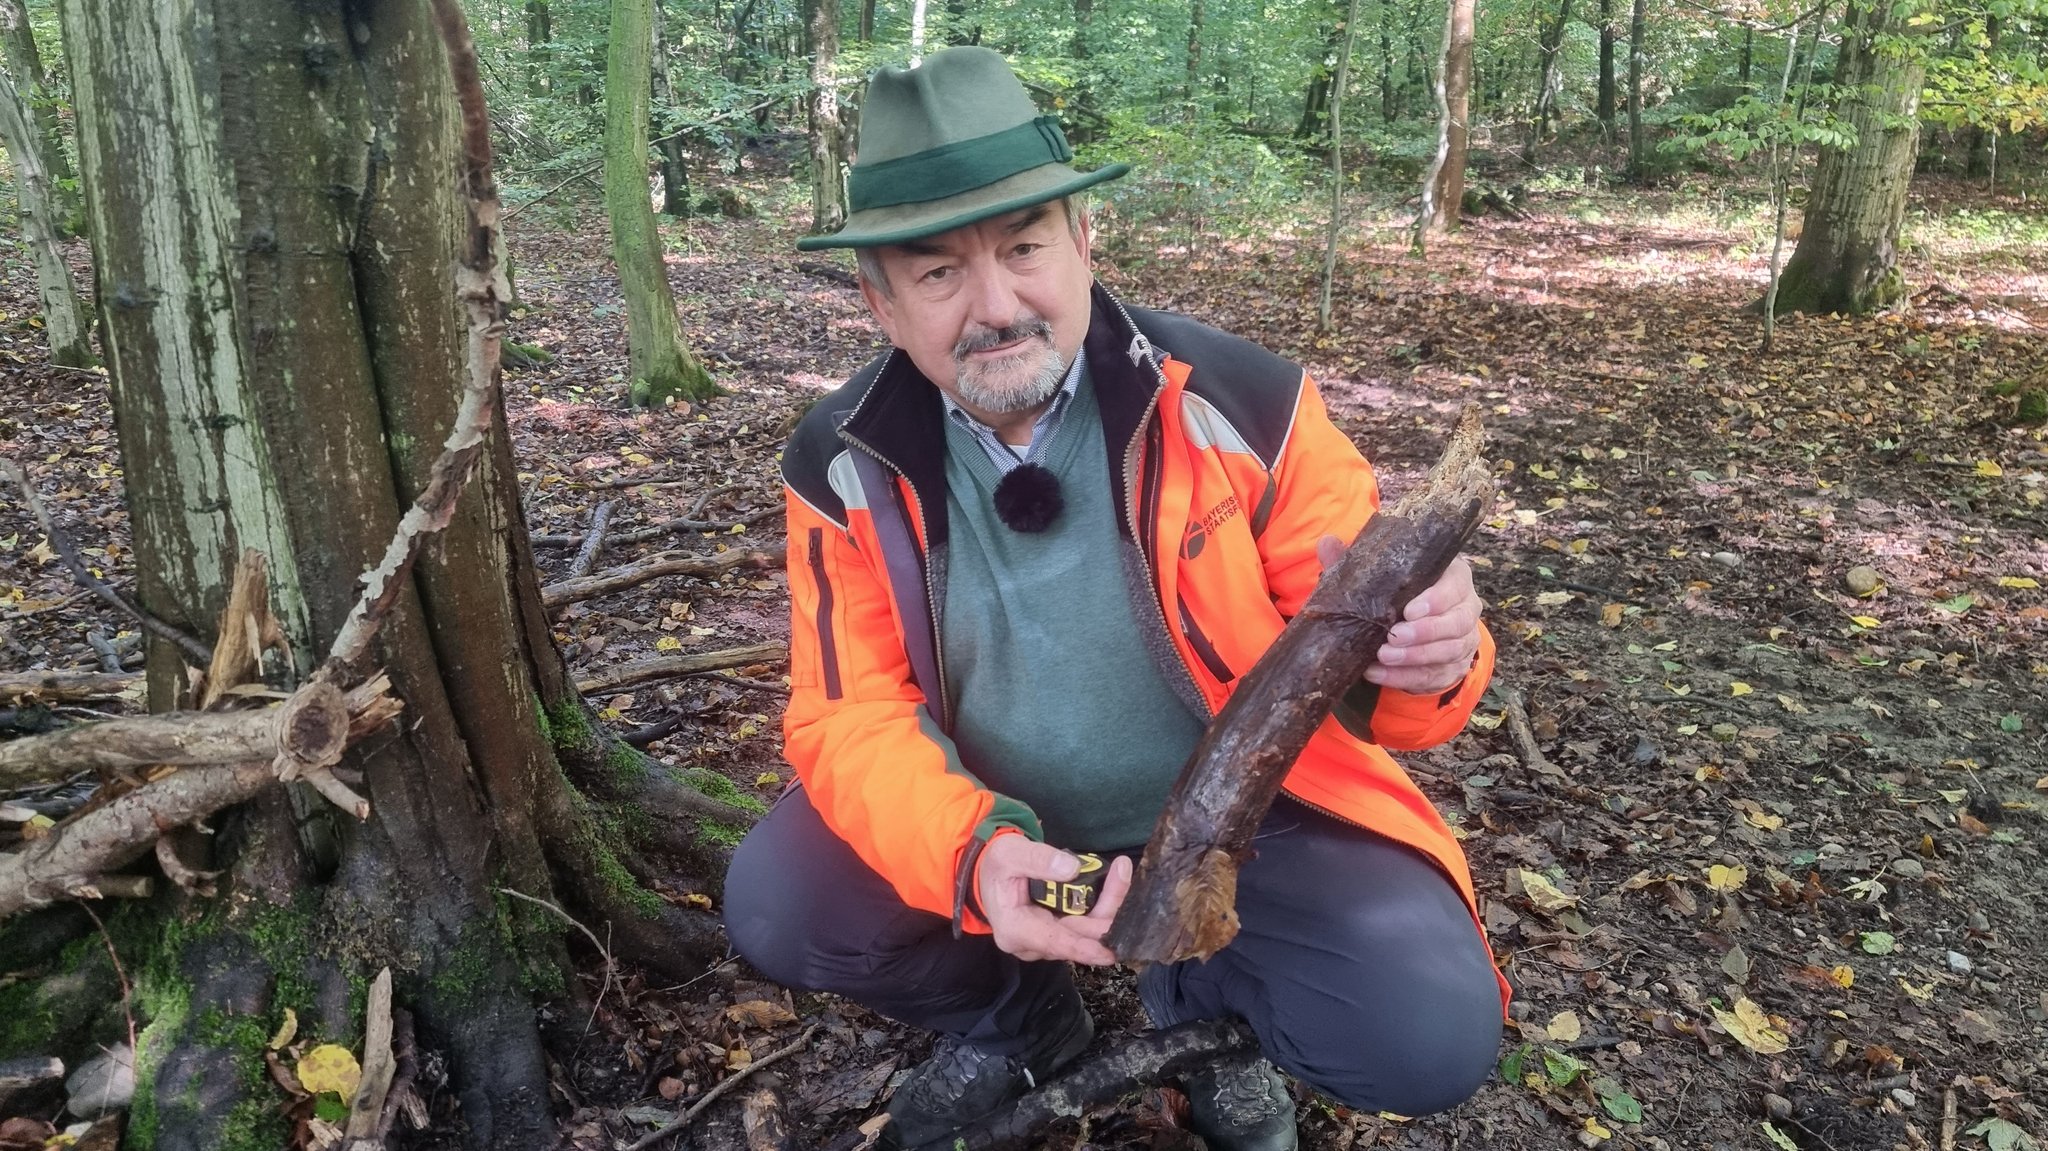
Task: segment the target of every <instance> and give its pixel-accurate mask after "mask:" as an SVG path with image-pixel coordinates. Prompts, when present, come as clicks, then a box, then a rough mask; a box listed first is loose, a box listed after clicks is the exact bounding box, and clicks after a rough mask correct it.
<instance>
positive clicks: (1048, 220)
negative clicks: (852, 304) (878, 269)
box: [861, 203, 1090, 415]
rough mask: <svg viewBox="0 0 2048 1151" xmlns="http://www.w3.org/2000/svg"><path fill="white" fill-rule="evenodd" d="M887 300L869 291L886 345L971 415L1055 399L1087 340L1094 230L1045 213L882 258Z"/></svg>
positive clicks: (1015, 216)
mask: <svg viewBox="0 0 2048 1151" xmlns="http://www.w3.org/2000/svg"><path fill="white" fill-rule="evenodd" d="M878 255H879V257H880V259H881V264H882V268H883V269H884V270H885V271H886V272H887V273H888V286H889V292H888V293H887V294H886V295H885V294H883V293H882V292H881V291H880V290H879V289H878V288H877V287H876V286H875V285H872V284H869V283H867V282H866V281H865V280H863V281H862V283H861V291H862V293H863V294H864V295H865V296H866V297H867V301H868V307H869V308H870V309H871V310H872V311H873V312H874V314H875V319H876V320H877V321H878V322H879V323H880V324H881V325H882V330H883V331H884V332H886V333H887V334H888V336H889V342H890V343H893V344H895V345H896V346H897V347H899V348H901V349H903V351H904V352H905V353H906V354H907V355H909V356H910V360H911V362H912V363H914V364H916V365H917V368H918V370H919V371H921V372H923V373H924V375H925V378H926V379H929V380H930V381H932V382H933V383H935V384H937V385H938V386H939V387H940V388H941V389H943V390H944V391H945V392H946V393H947V394H949V395H951V396H952V397H953V398H954V400H956V401H958V402H959V403H961V404H962V405H964V406H965V407H967V408H968V409H969V410H971V411H974V412H977V413H981V414H986V415H1005V414H1008V413H1012V412H1021V411H1027V410H1031V409H1034V408H1036V407H1038V406H1040V405H1042V404H1044V403H1045V402H1046V401H1047V400H1049V399H1051V398H1052V395H1053V393H1054V392H1056V391H1058V390H1059V386H1060V381H1061V380H1062V379H1064V378H1065V376H1066V371H1067V365H1068V364H1070V363H1072V362H1073V359H1074V356H1075V354H1076V353H1077V352H1079V351H1080V349H1081V341H1082V339H1083V338H1084V337H1085V336H1086V335H1087V334H1088V315H1089V303H1088V286H1089V282H1090V276H1089V272H1088V224H1087V219H1086V217H1083V218H1082V220H1081V224H1080V227H1079V229H1078V230H1077V231H1076V230H1070V229H1069V227H1068V224H1067V218H1066V213H1065V212H1064V211H1062V210H1061V208H1060V205H1059V204H1058V203H1051V204H1040V205H1037V206H1036V207H1031V208H1025V209H1022V210H1021V211H1016V212H1011V213H1009V214H1007V215H1002V216H997V217H995V218H993V219H990V220H984V221H982V222H980V223H978V224H969V225H967V226H966V227H964V228H956V229H954V230H953V231H950V232H946V233H943V234H941V235H938V236H934V237H932V238H930V239H928V240H919V241H916V242H914V243H909V244H894V245H890V246H888V247H885V248H882V249H881V250H880V251H879V253H878Z"/></svg>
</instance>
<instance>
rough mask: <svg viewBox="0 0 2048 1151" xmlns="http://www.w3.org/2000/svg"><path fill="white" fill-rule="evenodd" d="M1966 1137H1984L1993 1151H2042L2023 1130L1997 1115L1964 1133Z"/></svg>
mask: <svg viewBox="0 0 2048 1151" xmlns="http://www.w3.org/2000/svg"><path fill="white" fill-rule="evenodd" d="M1964 1134H1966V1135H1982V1136H1983V1137H1984V1142H1985V1143H1987V1144H1989V1145H1990V1146H1991V1151H2040V1144H2038V1143H2035V1142H2034V1138H2033V1136H2031V1135H2028V1134H2027V1133H2026V1131H2024V1130H2022V1129H2021V1128H2019V1127H2017V1126H2015V1125H2013V1124H2011V1123H2008V1122H2006V1121H2005V1120H2003V1119H2000V1118H1999V1117H1997V1116H1996V1115H1994V1116H1992V1117H1991V1118H1989V1119H1986V1120H1984V1121H1982V1122H1980V1123H1978V1124H1977V1125H1976V1126H1975V1127H1972V1128H1970V1129H1969V1130H1968V1131H1966V1132H1964Z"/></svg>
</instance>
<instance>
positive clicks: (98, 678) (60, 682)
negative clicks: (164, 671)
mask: <svg viewBox="0 0 2048 1151" xmlns="http://www.w3.org/2000/svg"><path fill="white" fill-rule="evenodd" d="M142 686H143V684H142V673H141V672H139V671H124V672H121V673H120V674H118V675H116V674H114V673H112V672H95V671H10V672H0V700H6V701H8V702H9V703H20V702H21V701H22V700H25V699H37V700H41V701H43V702H45V703H58V702H62V701H66V700H81V699H117V698H120V697H122V696H132V697H134V698H135V699H136V702H140V701H141V697H140V696H139V694H138V693H139V692H140V691H141V690H142Z"/></svg>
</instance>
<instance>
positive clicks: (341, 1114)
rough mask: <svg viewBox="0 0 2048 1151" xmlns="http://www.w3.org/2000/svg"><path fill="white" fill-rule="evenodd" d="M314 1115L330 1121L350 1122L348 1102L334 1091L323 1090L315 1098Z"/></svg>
mask: <svg viewBox="0 0 2048 1151" xmlns="http://www.w3.org/2000/svg"><path fill="white" fill-rule="evenodd" d="M313 1115H314V1116H315V1117H316V1118H320V1119H325V1120H327V1121H328V1122H329V1123H346V1122H348V1104H346V1103H343V1102H342V1101H341V1096H339V1095H336V1094H335V1093H334V1092H332V1091H322V1092H321V1093H320V1094H319V1095H317V1096H315V1097H314V1098H313Z"/></svg>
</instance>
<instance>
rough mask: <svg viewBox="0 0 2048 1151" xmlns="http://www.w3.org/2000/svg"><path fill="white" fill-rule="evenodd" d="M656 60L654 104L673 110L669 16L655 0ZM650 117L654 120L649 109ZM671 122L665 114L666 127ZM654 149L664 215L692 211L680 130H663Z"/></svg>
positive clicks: (650, 77) (650, 76) (652, 72)
mask: <svg viewBox="0 0 2048 1151" xmlns="http://www.w3.org/2000/svg"><path fill="white" fill-rule="evenodd" d="M652 15H653V17H654V21H653V24H654V43H653V45H652V50H653V61H652V65H651V67H650V68H649V69H648V82H649V84H650V86H651V88H652V95H653V104H654V106H656V107H659V108H661V109H662V110H663V111H664V112H674V111H675V107H676V94H675V89H674V88H673V87H672V86H671V85H670V84H669V82H668V35H667V23H668V17H667V14H666V10H665V8H664V7H663V5H662V3H661V0H655V3H654V11H653V13H652ZM648 119H649V120H650V121H652V120H653V114H652V111H651V110H650V112H649V115H648ZM669 122H670V121H669V120H668V118H667V117H664V118H663V120H662V123H663V125H664V126H666V125H667V124H668V123H669ZM654 150H655V152H656V154H658V155H659V156H660V157H661V214H662V215H664V216H687V215H689V214H690V169H689V166H688V165H687V164H685V163H684V160H683V137H682V134H681V133H679V132H670V131H664V132H662V134H661V135H660V137H658V138H657V139H656V140H655V142H654Z"/></svg>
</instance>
